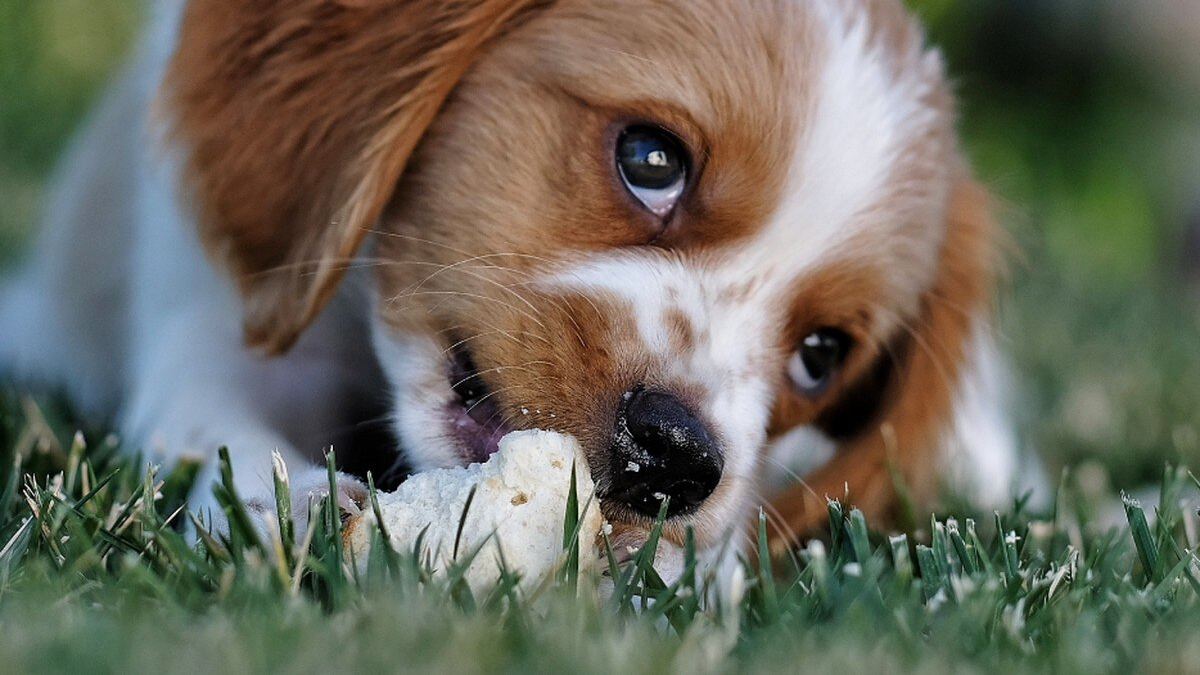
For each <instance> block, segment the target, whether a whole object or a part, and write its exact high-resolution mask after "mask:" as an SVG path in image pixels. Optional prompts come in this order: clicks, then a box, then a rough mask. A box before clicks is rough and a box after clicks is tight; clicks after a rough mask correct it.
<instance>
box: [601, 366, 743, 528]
mask: <svg viewBox="0 0 1200 675" xmlns="http://www.w3.org/2000/svg"><path fill="white" fill-rule="evenodd" d="M624 400H625V403H624V405H622V407H621V410H620V413H619V417H618V424H617V430H616V436H615V438H614V439H613V445H612V451H613V456H612V466H611V470H612V473H611V477H612V478H611V489H610V490H609V491H608V495H606V497H607V498H613V499H617V500H619V501H621V502H624V503H625V504H626V505H628V506H630V507H632V508H633V509H634V510H636V511H638V512H640V513H642V514H645V515H648V516H654V515H656V514H657V513H658V511H659V507H660V506H661V504H662V501H663V500H664V499H666V498H668V497H669V498H670V500H671V504H670V507H669V508H670V510H669V514H670V515H678V514H680V513H686V512H688V511H692V510H694V509H695V508H696V507H698V506H699V505H700V504H701V503H703V502H704V500H705V499H707V498H708V497H709V495H711V494H712V492H713V491H714V490H715V489H716V488H717V484H718V483H720V481H721V471H722V469H723V468H724V460H723V458H722V456H721V453H720V450H719V448H718V447H717V444H716V443H715V442H714V441H713V438H712V436H711V435H710V434H709V432H708V429H707V428H706V427H705V425H704V423H703V422H701V421H700V420H699V419H698V418H697V417H696V416H695V415H694V414H692V412H691V411H690V410H689V409H688V407H687V406H686V405H685V404H684V403H683V401H681V400H680V399H679V398H678V397H676V396H674V395H672V394H668V393H664V392H660V391H651V390H646V389H644V388H641V387H639V388H637V389H635V390H633V391H631V392H630V393H629V394H627V395H626V396H625V399H624Z"/></svg>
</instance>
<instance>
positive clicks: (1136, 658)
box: [0, 0, 1200, 673]
mask: <svg viewBox="0 0 1200 675" xmlns="http://www.w3.org/2000/svg"><path fill="white" fill-rule="evenodd" d="M911 4H913V5H914V6H916V8H917V9H918V11H920V12H921V13H922V15H923V16H924V17H925V18H926V19H927V21H928V22H929V24H930V27H931V34H932V38H933V40H934V41H935V42H937V43H939V44H941V45H943V47H944V48H945V50H946V53H947V58H948V60H949V63H950V68H951V71H952V72H954V73H955V74H956V77H957V81H958V88H959V90H960V93H961V97H962V100H963V121H962V128H963V132H964V136H965V137H966V139H967V144H968V150H969V152H970V154H971V156H972V158H973V160H974V161H975V164H976V167H977V169H978V173H979V175H980V176H981V177H982V178H983V180H984V181H985V182H986V183H987V184H988V185H989V186H990V187H992V189H993V190H994V191H995V192H996V193H997V194H998V195H999V196H1000V197H1001V198H1002V199H1003V200H1004V201H1005V202H1006V203H1007V204H1008V205H1009V207H1008V208H1007V210H1006V213H1005V223H1006V225H1007V226H1008V228H1009V230H1010V231H1011V232H1012V233H1013V235H1014V239H1015V240H1016V242H1017V244H1018V247H1019V249H1020V250H1021V254H1020V255H1019V256H1014V260H1013V263H1012V266H1011V271H1010V280H1011V281H1010V291H1009V292H1008V293H1007V294H1006V296H1005V297H1004V298H1003V299H1002V301H1001V302H1000V303H999V306H998V308H997V309H998V312H999V316H1000V320H1001V333H1002V335H1003V336H1004V338H1005V347H1006V350H1007V352H1008V353H1009V354H1010V355H1011V358H1012V359H1013V362H1014V372H1015V379H1016V399H1017V400H1016V407H1017V412H1018V415H1019V418H1020V433H1021V437H1022V439H1023V441H1024V442H1026V443H1027V444H1028V445H1029V446H1030V447H1032V448H1034V449H1035V450H1036V452H1037V454H1038V456H1039V457H1040V458H1041V459H1042V461H1043V462H1044V464H1045V465H1046V467H1047V471H1048V473H1049V475H1050V476H1052V477H1053V478H1054V482H1056V483H1058V484H1059V485H1060V491H1059V494H1058V498H1057V500H1056V501H1055V504H1054V507H1053V508H1052V509H1049V510H1045V511H1043V512H1030V511H1028V510H1027V509H1025V508H1023V506H1022V505H1021V503H1020V499H1019V497H1020V496H1019V495H1014V504H1013V506H1012V507H1011V508H1009V509H1006V510H1004V512H1002V513H1000V514H993V513H990V512H988V513H982V512H978V511H977V509H975V508H973V506H972V505H971V504H970V501H969V500H963V499H957V500H953V502H952V503H954V504H955V506H954V508H952V509H949V510H948V511H947V512H939V513H938V514H936V516H935V517H934V518H933V519H930V520H924V521H922V522H923V523H928V524H927V525H925V526H923V527H919V528H916V529H915V530H914V531H912V532H908V533H904V534H903V535H891V536H889V534H886V533H876V532H873V531H871V530H870V527H869V525H870V524H869V523H864V522H862V521H861V519H860V518H859V517H858V516H857V515H856V514H855V513H854V512H852V511H844V510H842V509H841V507H840V506H837V505H831V513H830V521H831V536H830V537H829V538H828V539H826V540H825V541H823V542H821V543H820V544H813V545H810V546H809V547H808V548H806V549H805V550H803V551H801V552H800V553H799V555H798V556H797V558H796V560H794V561H785V562H784V564H782V565H781V566H779V567H778V568H777V569H776V570H774V573H773V574H765V573H763V572H762V571H761V570H760V569H759V567H758V565H757V564H756V563H752V562H751V563H747V567H746V570H745V572H746V573H745V583H744V586H743V588H744V592H743V593H741V594H740V599H737V601H736V602H733V603H729V602H724V603H717V602H715V601H714V600H713V598H711V597H709V595H708V594H707V593H705V581H704V580H703V579H696V580H694V581H692V582H689V584H685V586H684V587H682V588H666V589H664V588H661V587H659V586H658V585H657V584H656V583H655V581H656V580H655V578H654V575H653V574H651V573H649V572H647V571H645V570H644V569H643V568H640V567H636V566H635V567H633V568H631V569H632V570H633V572H631V573H630V576H629V577H628V579H626V581H627V583H626V584H625V585H624V588H625V591H624V592H623V593H618V594H616V595H615V596H614V597H615V599H613V600H609V601H605V602H601V601H600V600H597V599H595V598H593V597H591V596H590V595H589V594H587V593H584V594H583V595H584V597H583V598H582V599H578V598H575V597H574V594H573V593H572V589H571V588H570V586H571V584H569V583H566V582H563V583H560V584H557V585H556V586H555V587H553V588H550V589H549V590H548V591H546V592H545V593H543V594H541V595H540V596H539V597H536V598H530V597H524V596H521V595H517V594H512V593H500V594H496V595H494V596H491V597H487V596H479V597H475V596H474V595H471V594H470V593H468V592H465V591H464V589H463V587H462V585H461V584H456V583H454V581H453V580H452V579H451V580H446V579H443V578H438V579H430V578H428V576H427V575H424V574H422V569H421V566H420V565H419V564H416V563H415V562H414V561H412V560H407V559H402V560H391V561H388V560H379V561H375V564H374V567H373V568H372V570H371V573H369V574H365V575H359V576H356V575H354V574H351V573H349V572H348V571H347V570H346V569H345V568H344V567H342V566H341V565H338V564H335V563H336V561H337V559H338V558H337V555H338V552H337V546H336V537H333V536H331V532H330V531H328V530H327V529H321V528H318V530H319V531H318V532H317V534H316V536H315V537H314V543H313V546H312V549H311V552H310V553H308V554H305V555H300V556H298V558H297V564H296V565H295V566H289V567H286V568H281V567H279V566H277V565H274V564H271V563H270V562H269V561H270V560H271V558H270V556H267V555H264V554H263V553H262V552H261V551H259V550H258V549H257V548H256V546H255V545H254V543H253V542H251V541H249V537H244V536H242V537H239V536H238V535H237V534H235V535H234V541H233V542H232V544H231V546H229V547H228V548H226V547H208V546H205V545H201V546H200V547H199V548H195V549H193V548H191V547H189V546H187V545H186V544H185V543H184V542H183V540H182V539H181V538H180V537H179V536H178V535H177V534H176V532H175V529H174V528H173V527H172V526H171V525H172V523H170V522H166V521H167V520H168V519H170V518H171V517H172V516H174V518H175V519H179V518H182V517H184V516H183V515H182V514H177V513H176V510H177V507H178V505H179V503H180V500H181V499H182V495H183V494H184V492H185V490H186V487H187V486H188V484H189V482H190V478H189V475H188V473H187V470H186V467H184V468H181V469H178V470H176V471H174V472H173V473H172V474H170V475H163V476H156V477H150V478H148V477H147V473H146V467H145V466H144V465H142V464H141V463H140V462H138V461H137V460H136V459H134V458H131V457H130V455H129V454H127V453H121V452H118V448H117V447H116V445H117V444H118V443H119V442H118V441H116V440H115V439H113V438H112V437H110V436H109V435H108V434H107V433H106V430H105V429H103V428H85V429H83V430H82V433H81V434H79V435H78V436H77V435H76V431H77V427H78V426H80V422H79V421H78V420H77V419H76V418H75V417H74V416H73V415H72V414H71V412H70V410H69V407H68V406H67V405H65V404H64V403H63V402H62V401H59V400H57V399H56V398H55V397H53V396H31V395H30V394H28V393H27V392H23V391H20V390H18V389H16V388H15V386H14V385H12V384H10V383H2V382H0V467H3V468H0V664H3V666H2V667H0V668H2V669H3V670H4V671H5V672H60V671H61V672H79V671H88V672H91V671H100V672H105V671H118V670H120V671H123V672H196V671H198V670H203V671H219V672H263V671H280V670H290V671H300V672H309V671H313V672H315V671H330V670H336V669H347V670H363V671H366V670H408V669H411V670H421V671H425V670H437V671H455V672H458V671H463V672H472V671H484V670H486V671H497V670H510V671H527V670H541V671H563V670H572V671H580V672H592V671H595V672H606V673H610V672H614V671H617V672H651V671H662V670H678V671H693V670H694V671H701V672H707V671H723V670H735V669H736V670H764V671H766V670H771V671H774V670H780V669H788V670H799V669H805V670H809V669H811V670H834V669H848V670H853V671H865V670H874V671H884V672H892V671H922V672H941V671H947V672H951V671H952V672H962V671H964V670H968V671H970V670H979V671H1011V670H1013V669H1020V670H1021V671H1035V672H1036V671H1045V672H1072V671H1080V672H1082V671H1088V672H1096V671H1105V672H1109V671H1113V672H1120V671H1126V672H1128V671H1137V672H1156V671H1162V672H1179V671H1200V641H1197V640H1196V639H1195V634H1196V633H1197V631H1200V603H1198V600H1200V567H1198V566H1197V561H1196V558H1195V555H1194V551H1195V550H1196V546H1197V545H1198V543H1200V541H1198V534H1197V530H1198V525H1197V514H1196V512H1195V502H1194V501H1192V502H1188V499H1193V500H1194V498H1195V495H1196V494H1197V491H1198V486H1197V484H1196V481H1195V479H1194V478H1193V477H1192V476H1191V475H1190V474H1189V473H1188V471H1187V469H1186V468H1170V467H1187V466H1191V467H1197V468H1200V387H1198V386H1196V383H1200V288H1198V287H1197V286H1196V285H1195V283H1194V281H1189V276H1188V274H1187V272H1186V270H1187V268H1188V267H1189V265H1191V266H1193V267H1194V266H1200V261H1194V260H1193V261H1188V260H1186V259H1185V258H1184V257H1183V255H1182V254H1181V251H1182V250H1183V249H1182V246H1181V242H1182V241H1183V238H1184V236H1185V235H1184V232H1185V227H1186V222H1187V220H1186V218H1187V214H1188V212H1189V208H1191V207H1192V206H1193V205H1194V204H1195V203H1196V201H1197V199H1198V198H1200V193H1198V192H1197V190H1198V189H1200V188H1198V186H1197V185H1196V184H1195V183H1194V182H1192V183H1189V174H1187V172H1186V167H1187V166H1188V158H1187V157H1186V156H1184V152H1183V148H1185V147H1187V146H1186V144H1183V143H1181V142H1180V139H1181V138H1184V137H1186V136H1187V135H1188V134H1189V133H1195V128H1194V127H1195V126H1196V125H1197V124H1198V123H1197V122H1196V120H1195V119H1194V110H1196V109H1200V101H1197V100H1196V97H1195V95H1194V92H1177V91H1173V90H1171V89H1170V88H1169V85H1167V84H1163V81H1164V80H1170V78H1164V77H1157V76H1156V75H1157V74H1156V73H1155V72H1153V71H1152V70H1150V69H1148V66H1147V65H1146V63H1145V62H1143V61H1141V60H1139V59H1138V58H1137V57H1136V56H1135V55H1133V54H1131V53H1130V52H1129V51H1128V50H1126V49H1123V48H1121V47H1118V46H1117V45H1116V44H1110V43H1109V42H1106V41H1105V40H1104V39H1102V38H1096V39H1082V40H1081V39H1077V38H1076V37H1073V36H1076V35H1079V34H1083V35H1089V36H1090V35H1100V32H1099V31H1097V32H1095V33H1091V32H1089V31H1088V30H1087V29H1088V26H1086V25H1084V26H1082V27H1080V26H1078V25H1073V24H1070V21H1071V19H1070V17H1066V16H1063V15H1058V14H1055V13H1054V12H1051V11H1050V10H1049V9H1047V8H1048V7H1053V6H1055V3H1040V4H1038V3H1012V2H1005V1H1004V0H992V1H982V0H981V1H980V2H976V3H951V2H945V1H941V0H921V1H919V2H913V3H911ZM139 7H140V5H139V3H137V2H134V1H133V0H37V1H36V2H24V3H22V2H17V3H4V4H0V265H11V264H14V263H15V262H16V261H17V260H18V259H19V257H20V252H21V250H22V249H23V247H24V246H25V245H26V243H27V242H28V241H29V240H30V237H31V233H32V232H33V229H34V225H35V222H36V216H37V212H38V209H39V203H40V200H41V197H42V195H43V193H44V190H45V186H46V182H47V180H48V177H49V175H50V173H51V171H52V170H53V167H54V160H55V158H56V156H58V155H59V154H60V153H61V151H62V149H63V148H64V146H65V144H66V143H67V142H68V141H69V138H70V132H71V130H72V129H73V128H74V127H75V126H76V125H77V124H78V122H79V121H80V119H81V117H82V116H83V115H84V114H86V111H87V108H88V105H89V103H90V102H91V101H93V100H94V98H95V96H96V95H97V93H98V92H99V91H100V89H101V88H102V87H103V84H104V82H105V80H106V78H107V77H109V76H110V75H111V73H112V72H113V69H114V68H116V67H118V66H119V63H120V61H121V58H122V56H123V54H124V53H125V51H126V50H127V49H128V46H129V40H130V39H131V38H132V37H133V36H134V35H135V34H136V27H137V25H138V22H139V19H140V17H141V14H142V12H141V11H140V9H139ZM1014 7H1016V9H1014ZM1076 18H1077V17H1076ZM1069 24H1070V25H1069ZM1070 27H1073V28H1074V30H1068V28H1070ZM1188 111H1193V112H1188ZM1189 125H1191V126H1189ZM1191 166H1195V162H1194V161H1193V162H1192V164H1191ZM1194 177H1195V176H1194V174H1193V175H1191V176H1190V179H1191V180H1194ZM1189 190H1190V192H1189ZM26 474H28V476H29V477H26ZM59 474H61V477H57V476H59ZM160 482H161V485H159V483H160ZM147 486H150V488H149V489H152V490H153V491H154V492H155V493H157V494H159V495H161V496H160V497H159V498H158V499H157V500H154V501H153V502H152V504H151V503H150V502H148V501H146V500H144V499H143V497H144V496H145V495H146V494H147V493H148V492H147V490H148V487H147ZM1121 490H1127V491H1129V492H1131V493H1136V494H1137V495H1138V496H1139V497H1141V498H1142V499H1143V500H1144V507H1143V506H1139V505H1137V504H1136V503H1134V502H1127V503H1124V504H1123V503H1122V501H1121V499H1120V491H1121ZM1160 497H1161V499H1160ZM1159 503H1161V504H1162V506H1161V508H1159V509H1157V510H1156V509H1155V508H1154V506H1155V505H1156V504H1159ZM230 504H231V508H236V500H231V501H230ZM1147 520H1148V521H1149V522H1146V521H1147ZM172 522H174V521H172ZM1130 523H1132V526H1131V525H1130ZM235 529H236V528H235ZM581 584H582V586H583V587H584V588H587V587H588V583H587V580H583V581H582V582H581ZM641 595H648V596H652V597H654V598H656V602H655V603H653V604H652V605H651V606H650V608H649V609H644V608H643V604H644V603H643V602H641V599H640V597H641Z"/></svg>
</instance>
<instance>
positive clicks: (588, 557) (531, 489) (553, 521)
mask: <svg viewBox="0 0 1200 675" xmlns="http://www.w3.org/2000/svg"><path fill="white" fill-rule="evenodd" d="M572 466H575V468H576V486H577V491H578V495H579V505H580V510H581V512H582V513H581V517H580V521H581V526H580V535H579V541H580V565H581V566H582V567H584V568H587V567H588V566H590V565H594V564H596V561H598V560H599V556H598V555H597V554H596V551H595V545H596V541H597V537H598V535H599V532H600V528H601V526H602V524H603V518H602V517H601V515H600V508H599V504H598V503H597V500H596V499H595V498H594V494H595V485H594V484H593V483H592V476H591V472H590V471H589V470H588V467H587V462H586V458H585V457H584V455H583V451H582V450H581V449H580V447H579V442H578V441H576V440H575V439H574V438H573V437H571V436H566V435H563V434H558V433H554V432H551V431H539V430H532V431H517V432H513V433H510V434H508V435H506V436H505V437H504V438H502V439H500V449H499V451H497V452H496V454H495V455H493V456H492V457H491V458H490V459H489V460H488V461H487V462H486V463H484V464H472V465H470V466H468V467H466V468H450V469H435V470H431V471H426V472H423V473H419V474H416V475H414V476H412V477H411V478H409V479H408V480H407V481H405V482H404V483H403V484H402V485H401V486H400V488H399V489H398V490H396V491H395V492H393V493H390V494H380V495H378V500H379V508H380V512H381V514H382V516H383V521H384V526H385V527H386V528H387V531H388V534H389V535H390V537H391V543H392V546H393V548H395V549H396V550H397V551H399V552H400V553H402V554H409V553H411V552H412V550H413V546H414V545H415V543H416V540H417V537H418V536H419V535H420V533H421V530H422V529H424V528H425V527H426V526H428V527H429V530H428V532H427V533H426V535H425V539H424V541H423V542H422V550H421V558H422V559H423V560H425V559H428V560H430V561H431V562H432V565H433V569H434V571H435V574H436V573H445V571H446V569H447V567H448V566H449V564H450V562H451V559H452V556H453V553H454V539H455V536H456V534H457V532H458V526H459V520H460V516H461V515H462V512H463V507H464V505H465V504H466V501H467V495H468V494H470V492H471V488H472V487H473V486H476V485H477V486H478V489H477V490H476V492H475V498H474V500H473V501H472V502H471V507H470V510H469V511H468V513H467V519H466V524H465V526H464V527H463V532H462V540H461V541H460V543H459V549H458V554H459V556H460V558H461V557H463V556H465V555H467V554H468V553H469V552H470V551H473V550H475V548H477V547H479V546H481V545H482V549H481V550H480V552H479V554H478V555H477V556H476V557H475V559H474V561H473V562H472V564H471V566H470V568H469V569H468V571H467V573H466V579H467V582H468V583H469V584H470V586H471V588H472V589H476V590H482V589H487V588H488V587H490V586H493V585H495V583H496V582H497V581H498V580H499V578H500V562H499V560H500V557H499V556H500V553H501V552H503V558H504V564H505V566H506V567H507V569H509V570H510V571H514V572H518V573H519V574H520V575H521V578H522V586H524V587H526V588H529V587H530V586H531V585H534V584H536V583H538V582H539V581H540V580H541V579H542V578H543V577H544V576H545V575H546V574H547V573H550V572H552V571H553V570H554V569H556V565H557V564H558V563H559V562H560V560H561V559H562V557H563V545H562V543H563V517H564V515H565V514H566V510H567V495H568V492H569V490H570V488H571V467H572ZM584 507H586V508H584ZM374 523H375V514H374V513H373V511H372V509H371V508H370V507H369V506H368V507H367V508H366V509H365V510H364V512H363V513H362V514H360V515H358V516H355V517H354V518H352V519H351V520H350V522H349V523H347V525H346V528H345V530H344V533H343V537H344V540H345V543H346V554H347V556H353V559H354V560H356V561H357V563H358V565H359V566H360V567H365V565H366V560H367V553H368V549H369V547H370V543H371V538H372V533H373V532H374V531H375V527H374ZM493 534H495V536H491V535H493Z"/></svg>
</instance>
